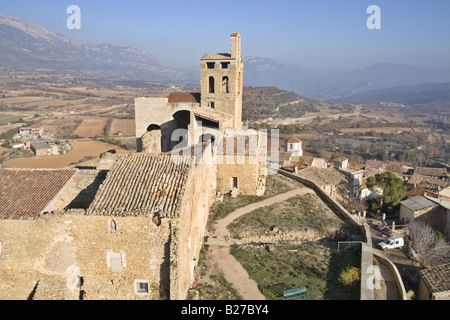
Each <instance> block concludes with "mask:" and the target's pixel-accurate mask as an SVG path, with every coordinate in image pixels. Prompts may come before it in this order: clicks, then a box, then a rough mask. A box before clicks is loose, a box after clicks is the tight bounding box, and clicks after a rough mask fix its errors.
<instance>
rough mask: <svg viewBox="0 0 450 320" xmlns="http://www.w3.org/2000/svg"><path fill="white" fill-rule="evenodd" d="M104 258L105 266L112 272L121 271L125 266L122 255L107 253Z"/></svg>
mask: <svg viewBox="0 0 450 320" xmlns="http://www.w3.org/2000/svg"><path fill="white" fill-rule="evenodd" d="M106 258H107V261H106V262H107V266H108V267H109V268H110V269H111V271H112V272H122V271H123V267H124V266H125V262H124V258H125V257H124V254H123V253H117V252H108V253H107V257H106Z"/></svg>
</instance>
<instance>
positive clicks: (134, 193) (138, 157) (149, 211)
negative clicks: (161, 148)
mask: <svg viewBox="0 0 450 320" xmlns="http://www.w3.org/2000/svg"><path fill="white" fill-rule="evenodd" d="M190 161H191V158H190V157H183V156H170V155H163V154H144V153H136V154H132V155H124V156H119V157H118V159H117V161H116V163H115V164H114V166H113V167H112V169H111V170H110V172H109V173H108V175H107V177H106V179H105V181H104V182H103V184H102V185H101V186H100V188H99V190H98V192H97V195H96V196H95V199H94V201H93V202H92V204H91V206H90V207H89V209H88V210H87V212H86V214H88V215H112V216H132V215H134V216H136V215H153V213H155V212H156V211H158V210H161V213H160V214H161V216H170V217H172V216H175V215H176V211H177V208H178V206H179V204H180V199H181V196H182V190H183V188H184V183H185V181H186V179H187V177H188V173H189V168H190Z"/></svg>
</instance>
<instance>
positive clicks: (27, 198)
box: [0, 169, 76, 220]
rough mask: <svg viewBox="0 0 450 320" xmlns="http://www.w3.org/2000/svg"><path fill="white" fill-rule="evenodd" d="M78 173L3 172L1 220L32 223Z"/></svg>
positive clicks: (1, 175)
mask: <svg viewBox="0 0 450 320" xmlns="http://www.w3.org/2000/svg"><path fill="white" fill-rule="evenodd" d="M75 172H76V170H11V169H4V170H0V219H9V220H33V219H35V218H36V217H37V216H38V215H39V214H40V213H41V212H42V210H44V209H45V207H46V206H47V205H48V204H49V202H50V201H51V200H52V199H53V198H54V197H55V196H56V195H57V194H58V193H59V192H60V191H61V189H62V188H63V187H64V186H65V185H66V183H67V182H69V180H70V179H71V178H72V176H73V175H74V174H75Z"/></svg>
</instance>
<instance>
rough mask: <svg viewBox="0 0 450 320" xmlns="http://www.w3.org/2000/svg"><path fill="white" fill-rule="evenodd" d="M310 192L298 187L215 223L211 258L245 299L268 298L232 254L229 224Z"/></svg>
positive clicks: (237, 211)
mask: <svg viewBox="0 0 450 320" xmlns="http://www.w3.org/2000/svg"><path fill="white" fill-rule="evenodd" d="M308 193H314V191H312V190H311V189H308V188H297V189H294V190H291V191H288V192H286V193H282V194H278V195H276V196H273V197H271V198H268V199H265V200H263V201H260V202H257V203H252V204H250V205H248V206H245V207H242V208H239V209H237V210H235V211H234V212H232V213H230V214H229V215H228V216H226V217H225V218H223V219H221V220H218V221H217V222H216V223H215V231H214V233H212V234H210V237H211V238H215V237H217V238H216V239H214V241H212V242H213V243H214V244H210V250H211V258H212V259H213V260H214V261H213V262H214V263H216V264H217V265H218V267H219V269H221V271H222V272H223V274H224V277H225V279H226V280H227V281H228V282H229V283H230V284H231V285H232V286H233V288H234V289H236V290H237V292H238V293H239V295H240V296H241V297H242V299H243V300H265V299H266V298H265V297H264V295H263V294H262V293H261V292H260V291H259V289H258V285H257V283H256V282H255V281H254V280H253V279H251V278H250V277H249V275H248V273H247V271H246V270H245V269H244V268H243V267H242V265H241V264H240V263H239V261H237V260H236V259H235V258H234V257H233V256H232V255H231V254H230V244H229V243H232V242H233V239H230V240H228V241H226V240H225V239H228V238H229V237H230V232H229V230H228V229H227V226H228V225H229V224H230V223H231V222H233V221H234V220H236V219H238V218H239V217H241V216H243V215H244V214H246V213H249V212H252V211H253V210H256V209H258V208H262V207H266V206H270V205H272V204H275V203H277V202H282V201H285V200H287V199H290V198H292V197H296V196H299V195H304V194H308ZM218 244H223V245H218Z"/></svg>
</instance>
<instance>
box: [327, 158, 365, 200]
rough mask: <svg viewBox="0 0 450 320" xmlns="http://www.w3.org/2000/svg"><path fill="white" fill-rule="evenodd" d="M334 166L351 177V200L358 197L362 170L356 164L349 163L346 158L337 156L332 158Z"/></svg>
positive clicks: (361, 181)
mask: <svg viewBox="0 0 450 320" xmlns="http://www.w3.org/2000/svg"><path fill="white" fill-rule="evenodd" d="M334 167H335V168H336V169H338V170H339V171H341V172H342V173H344V174H345V175H347V176H348V177H349V178H350V179H351V181H352V186H351V196H352V197H353V200H356V199H358V198H359V196H360V190H361V187H362V183H363V175H364V170H363V169H361V168H360V167H359V166H358V165H356V164H351V163H349V162H348V159H347V158H338V159H336V160H334Z"/></svg>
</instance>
